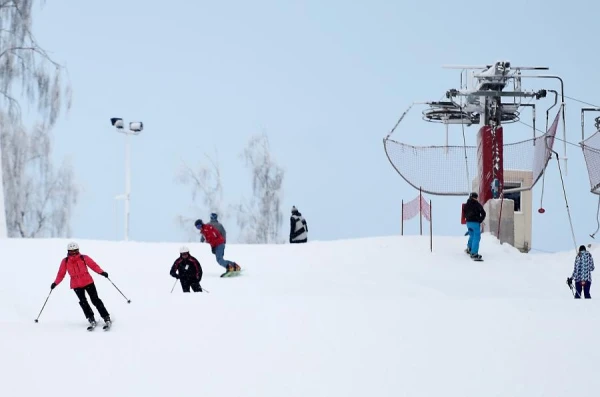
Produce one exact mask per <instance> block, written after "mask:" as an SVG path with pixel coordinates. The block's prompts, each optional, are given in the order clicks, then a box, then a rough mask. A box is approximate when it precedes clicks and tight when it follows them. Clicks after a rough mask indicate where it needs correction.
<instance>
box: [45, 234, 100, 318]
mask: <svg viewBox="0 0 600 397" xmlns="http://www.w3.org/2000/svg"><path fill="white" fill-rule="evenodd" d="M88 267H89V268H90V269H92V270H93V271H95V272H96V273H98V274H101V275H102V276H104V277H108V273H106V272H105V271H104V270H102V268H101V267H100V266H98V264H97V263H96V262H95V261H94V260H93V259H92V258H90V257H89V256H87V255H83V254H80V253H79V245H78V244H77V243H75V242H71V243H69V244H68V245H67V257H66V258H64V259H63V260H62V262H61V263H60V267H59V268H58V274H57V275H56V279H55V280H54V282H53V283H52V285H50V289H54V288H56V286H57V285H58V284H60V283H61V281H63V279H64V278H65V275H66V274H67V272H68V273H69V276H70V277H71V285H70V286H71V289H73V290H74V291H75V294H76V295H77V297H78V298H79V306H81V309H82V310H83V314H84V315H85V318H87V320H88V321H89V322H90V324H91V325H94V326H95V325H96V320H95V318H94V311H93V310H92V308H91V307H90V304H89V303H88V301H87V298H86V296H85V293H86V292H87V293H88V295H89V296H90V300H91V301H92V303H93V304H94V306H96V309H98V312H99V313H100V316H102V319H103V320H104V322H105V323H106V325H109V326H110V315H109V314H108V311H107V310H106V307H104V303H103V302H102V301H101V300H100V298H99V297H98V292H97V291H96V285H95V284H94V279H93V278H92V276H91V275H90V273H89V272H88V269H87V268H88Z"/></svg>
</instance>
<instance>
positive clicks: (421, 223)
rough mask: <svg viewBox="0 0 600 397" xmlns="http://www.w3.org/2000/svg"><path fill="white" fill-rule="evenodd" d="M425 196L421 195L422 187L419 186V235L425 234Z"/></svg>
mask: <svg viewBox="0 0 600 397" xmlns="http://www.w3.org/2000/svg"><path fill="white" fill-rule="evenodd" d="M422 200H423V196H422V195H421V188H420V187H419V235H420V236H422V235H423V205H422Z"/></svg>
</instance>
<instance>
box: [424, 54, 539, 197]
mask: <svg viewBox="0 0 600 397" xmlns="http://www.w3.org/2000/svg"><path fill="white" fill-rule="evenodd" d="M445 68H448V69H462V70H465V71H469V70H473V69H478V70H481V69H483V70H482V71H480V72H479V73H473V74H472V78H473V82H474V85H473V86H472V87H468V86H465V87H461V89H458V90H457V89H451V90H448V91H447V92H446V98H448V99H449V100H450V101H451V103H452V104H456V102H455V100H454V98H457V97H460V98H461V99H464V104H463V105H460V110H461V114H463V113H464V114H465V115H466V118H467V120H468V122H469V123H470V124H479V132H478V133H477V158H478V170H479V173H478V174H479V180H478V183H477V185H478V186H477V187H478V193H479V201H480V202H481V204H485V203H487V202H488V201H489V200H490V199H497V198H499V197H500V194H501V193H502V192H503V191H504V166H503V127H502V125H503V124H506V123H511V122H515V121H518V120H519V107H520V106H523V104H522V103H521V99H522V98H535V99H540V98H544V97H546V90H539V91H536V92H534V91H523V90H522V89H521V71H522V70H548V68H547V67H541V66H538V67H524V66H517V67H511V64H510V62H508V61H498V62H496V63H494V64H493V65H485V66H445ZM510 80H513V81H514V85H513V87H512V88H513V89H512V90H509V91H505V88H507V85H508V83H509V81H510ZM467 81H468V79H467ZM507 97H508V98H512V103H511V102H502V98H507ZM461 102H463V101H462V100H461ZM442 110H443V109H442ZM449 110H451V112H450V114H449V116H455V113H456V111H455V110H452V109H449ZM436 113H437V115H438V116H439V114H440V111H439V110H437V112H436ZM443 113H444V112H443V111H442V112H441V114H443Z"/></svg>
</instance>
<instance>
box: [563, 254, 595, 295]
mask: <svg viewBox="0 0 600 397" xmlns="http://www.w3.org/2000/svg"><path fill="white" fill-rule="evenodd" d="M593 271H594V258H592V254H590V252H589V251H587V250H586V249H585V245H582V246H580V247H579V253H578V254H577V257H576V258H575V266H574V267H573V275H572V276H571V277H570V278H569V279H568V280H567V282H568V284H569V286H570V285H572V283H573V281H575V290H576V291H577V293H576V294H575V299H579V298H581V290H583V294H584V296H585V299H591V297H592V296H591V295H590V288H591V286H592V272H593Z"/></svg>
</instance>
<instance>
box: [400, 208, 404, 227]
mask: <svg viewBox="0 0 600 397" xmlns="http://www.w3.org/2000/svg"><path fill="white" fill-rule="evenodd" d="M400 235H401V236H404V200H402V209H401V210H400Z"/></svg>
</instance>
